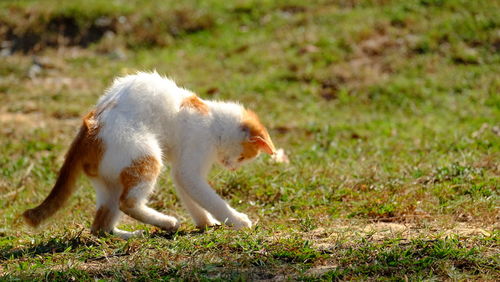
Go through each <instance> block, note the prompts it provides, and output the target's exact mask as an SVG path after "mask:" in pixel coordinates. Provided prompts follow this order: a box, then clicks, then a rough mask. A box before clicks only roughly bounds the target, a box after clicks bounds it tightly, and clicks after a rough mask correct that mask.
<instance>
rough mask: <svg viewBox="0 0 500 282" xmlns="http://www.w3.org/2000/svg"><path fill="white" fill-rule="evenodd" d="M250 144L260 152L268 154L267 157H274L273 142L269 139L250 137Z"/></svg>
mask: <svg viewBox="0 0 500 282" xmlns="http://www.w3.org/2000/svg"><path fill="white" fill-rule="evenodd" d="M250 142H252V143H255V144H256V145H257V147H258V148H259V149H260V150H262V151H264V152H266V153H268V154H269V155H274V153H275V151H276V149H275V148H274V144H273V141H271V139H269V140H266V139H264V138H262V137H261V136H252V137H250Z"/></svg>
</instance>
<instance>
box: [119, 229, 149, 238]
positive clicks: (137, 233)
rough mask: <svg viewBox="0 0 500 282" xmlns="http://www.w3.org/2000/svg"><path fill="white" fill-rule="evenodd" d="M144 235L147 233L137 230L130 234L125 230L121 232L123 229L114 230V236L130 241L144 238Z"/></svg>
mask: <svg viewBox="0 0 500 282" xmlns="http://www.w3.org/2000/svg"><path fill="white" fill-rule="evenodd" d="M144 233H145V231H144V230H136V231H133V232H130V231H125V230H121V229H118V228H115V229H114V230H113V235H116V236H118V237H120V238H122V239H124V240H128V239H130V238H139V237H144Z"/></svg>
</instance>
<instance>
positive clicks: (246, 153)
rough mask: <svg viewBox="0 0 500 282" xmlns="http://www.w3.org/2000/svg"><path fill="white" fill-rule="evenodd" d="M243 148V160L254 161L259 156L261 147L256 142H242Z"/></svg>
mask: <svg viewBox="0 0 500 282" xmlns="http://www.w3.org/2000/svg"><path fill="white" fill-rule="evenodd" d="M241 146H242V147H243V151H242V152H241V155H240V157H242V158H243V159H252V158H254V157H255V156H257V154H259V146H257V144H256V143H254V142H250V141H243V142H241Z"/></svg>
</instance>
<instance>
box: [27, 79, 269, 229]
mask: <svg viewBox="0 0 500 282" xmlns="http://www.w3.org/2000/svg"><path fill="white" fill-rule="evenodd" d="M261 151H262V152H265V153H268V154H274V152H275V148H274V145H273V142H272V141H271V138H270V137H269V134H268V132H267V130H266V128H265V127H264V126H263V125H262V124H261V122H260V121H259V119H258V117H257V115H256V114H255V113H253V112H252V111H250V110H247V109H245V108H244V107H242V106H241V105H239V104H235V103H225V102H216V101H205V100H202V99H200V98H199V97H197V96H196V95H195V94H194V93H192V92H190V91H188V90H186V89H183V88H180V87H178V86H177V85H176V84H175V82H173V81H172V80H169V79H166V78H163V77H161V76H160V75H158V74H157V73H137V74H135V75H129V76H125V77H122V78H118V79H116V80H115V82H114V83H113V85H112V87H111V88H110V89H108V90H107V92H106V93H105V95H103V96H102V97H101V98H100V100H99V102H98V103H97V106H96V107H95V109H94V110H93V111H91V112H90V113H88V114H87V115H86V116H85V118H84V119H83V125H82V126H81V128H80V131H79V133H78V135H77V136H76V138H75V139H74V141H73V143H72V144H71V147H70V149H69V151H68V153H67V155H66V159H65V161H64V164H63V166H62V168H61V170H60V172H59V176H58V179H57V181H56V184H55V185H54V188H53V189H52V191H51V192H50V194H49V195H48V197H47V198H46V199H45V200H44V201H43V202H42V203H41V204H40V205H39V206H38V207H36V208H34V209H29V210H27V211H25V212H24V214H23V216H24V218H25V220H26V222H27V223H28V224H29V225H31V226H34V227H36V226H38V225H39V224H40V223H41V222H42V221H44V220H45V219H47V218H48V217H50V216H52V215H53V214H54V213H55V212H56V211H57V210H58V209H60V208H61V207H62V205H63V204H64V203H65V202H66V200H67V199H68V198H69V196H70V195H71V194H72V193H73V192H74V191H75V186H76V185H75V182H76V179H77V177H78V175H79V173H80V171H83V172H84V173H85V174H86V175H87V176H88V178H89V179H90V181H91V183H92V185H93V186H94V188H95V191H96V194H97V197H96V198H97V212H96V215H95V218H94V222H93V223H92V227H91V231H92V233H93V234H101V233H103V232H107V233H112V234H115V235H117V236H120V237H122V238H130V237H132V236H137V235H140V234H141V233H142V231H140V230H139V231H135V232H127V231H124V230H120V229H118V228H116V225H117V222H118V220H119V219H120V216H121V214H122V212H123V213H125V214H127V215H129V216H131V217H133V218H135V219H137V220H139V221H142V222H144V223H148V224H152V225H154V226H157V227H160V228H162V229H165V230H171V231H173V230H176V229H177V228H178V227H179V222H178V220H177V219H176V218H175V217H172V216H169V215H165V214H163V213H160V212H158V211H156V210H154V209H152V208H150V207H148V206H147V205H146V201H147V198H148V195H149V194H150V193H151V192H152V191H153V188H154V186H155V182H156V179H157V178H158V175H159V174H160V171H161V168H162V166H163V161H164V160H165V161H168V162H169V163H170V164H171V166H172V170H171V171H172V177H173V180H174V183H175V187H176V190H177V194H178V195H179V198H180V199H181V201H182V203H183V205H184V207H185V208H186V209H187V210H188V212H189V213H190V214H191V216H192V218H193V220H194V222H195V224H196V225H197V226H198V227H201V228H204V227H206V226H212V225H216V224H220V223H224V224H227V225H230V226H233V227H234V228H244V227H251V226H252V222H251V221H250V219H249V218H248V216H247V215H246V214H244V213H240V212H238V211H236V210H235V209H233V208H232V207H231V206H229V205H228V204H227V203H226V202H225V201H224V200H223V199H221V198H220V197H219V196H218V195H217V194H216V193H215V191H214V190H213V189H212V188H211V187H210V185H209V184H208V183H207V180H206V177H207V174H208V172H209V170H210V168H211V166H212V164H213V163H214V162H217V161H218V162H220V163H221V164H222V165H223V166H225V167H227V168H228V169H231V170H234V169H236V168H238V167H239V166H240V165H242V164H243V163H245V162H248V161H249V160H251V159H254V158H255V157H256V156H257V155H258V154H259V152H261Z"/></svg>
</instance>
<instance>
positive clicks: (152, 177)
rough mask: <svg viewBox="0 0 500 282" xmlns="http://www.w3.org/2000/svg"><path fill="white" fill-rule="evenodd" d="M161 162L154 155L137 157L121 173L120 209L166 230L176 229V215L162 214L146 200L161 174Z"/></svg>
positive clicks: (177, 226)
mask: <svg viewBox="0 0 500 282" xmlns="http://www.w3.org/2000/svg"><path fill="white" fill-rule="evenodd" d="M160 169H161V162H160V161H159V160H158V159H157V158H156V157H154V156H152V155H149V156H143V157H140V158H136V159H135V160H133V161H132V162H131V164H130V165H129V166H127V167H126V168H124V169H123V170H122V171H121V173H120V182H121V185H122V188H123V190H122V194H121V196H120V204H119V206H120V210H121V211H123V212H124V213H126V214H127V215H129V216H130V217H132V218H135V219H137V220H139V221H141V222H144V223H148V224H151V225H154V226H157V227H160V228H162V229H164V230H168V231H175V230H177V229H178V228H179V222H178V221H177V219H176V218H175V217H172V216H168V215H165V214H162V213H160V212H158V211H156V210H154V209H152V208H150V207H148V206H146V201H147V197H148V195H149V194H150V193H151V192H152V190H153V188H154V186H155V183H156V179H157V177H158V175H159V174H160Z"/></svg>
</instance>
